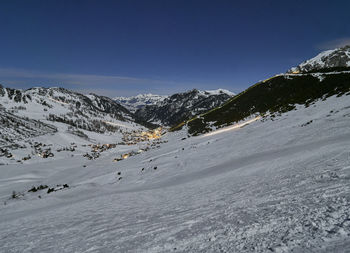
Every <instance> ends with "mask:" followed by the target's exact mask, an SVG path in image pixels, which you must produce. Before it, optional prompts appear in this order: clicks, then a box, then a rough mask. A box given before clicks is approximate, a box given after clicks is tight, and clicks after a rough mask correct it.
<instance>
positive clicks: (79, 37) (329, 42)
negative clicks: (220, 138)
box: [0, 0, 350, 96]
mask: <svg viewBox="0 0 350 253" xmlns="http://www.w3.org/2000/svg"><path fill="white" fill-rule="evenodd" d="M349 10H350V1H336V0H335V1H322V0H318V1H311V0H310V1H307V0H305V1H300V0H295V1H281V0H280V1H274V0H266V1H263V0H255V1H253V0H245V1H233V0H232V1H224V0H216V1H215V0H212V1H206V0H198V1H193V0H159V1H152V0H147V1H146V0H144V1H141V0H139V1H136V0H125V1H105V0H100V1H97V0H96V1H89V0H84V1H78V0H69V1H65V0H59V1H54V0H45V1H38V0H21V1H20V0H2V1H0V38H1V39H0V83H1V84H3V85H4V86H8V87H15V88H29V87H32V86H46V87H49V86H62V87H65V88H69V89H74V90H77V91H80V92H84V93H88V92H95V93H97V94H102V95H108V96H118V95H136V94H138V93H149V92H151V93H158V94H171V93H174V92H178V91H185V90H188V89H192V88H198V89H216V88H225V89H229V90H231V91H233V92H240V91H242V90H244V89H245V88H247V87H248V86H250V85H252V84H254V83H255V82H257V81H259V80H262V79H265V78H268V77H270V76H272V75H274V74H277V73H281V72H285V71H286V70H287V69H289V68H290V67H292V66H294V65H297V64H299V63H300V62H302V61H304V60H306V59H308V58H311V57H313V56H315V55H316V54H317V53H319V52H320V51H322V50H325V49H329V48H333V47H338V46H342V45H344V44H350V25H349V24H350V15H349Z"/></svg>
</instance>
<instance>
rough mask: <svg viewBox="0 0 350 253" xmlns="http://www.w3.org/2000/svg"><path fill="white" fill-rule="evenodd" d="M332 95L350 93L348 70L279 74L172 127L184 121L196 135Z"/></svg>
mask: <svg viewBox="0 0 350 253" xmlns="http://www.w3.org/2000/svg"><path fill="white" fill-rule="evenodd" d="M315 66H316V65H315ZM325 66H326V65H325ZM326 67H329V65H327V66H326ZM308 70H310V71H311V70H313V69H308ZM333 95H336V96H343V95H350V71H347V70H344V69H342V68H337V69H334V68H325V69H320V70H319V72H312V73H299V74H295V73H287V74H280V75H276V76H274V77H272V78H269V79H267V80H265V81H262V82H259V83H257V84H255V85H253V86H251V87H250V88H248V89H247V90H245V91H243V92H242V93H240V94H238V95H237V96H235V97H233V98H232V99H230V100H229V101H228V102H227V103H225V104H224V105H222V106H219V107H217V108H215V109H213V110H211V111H209V112H207V113H204V114H202V115H200V116H198V117H194V118H192V119H191V120H189V121H187V122H183V123H181V124H179V125H178V126H176V127H174V128H173V130H177V129H180V128H182V126H184V125H185V124H186V125H187V126H188V130H189V133H191V134H194V135H198V134H201V133H206V132H208V131H211V130H213V129H217V128H222V127H225V126H228V125H231V124H233V123H234V122H239V121H241V120H244V119H246V118H249V117H255V116H257V115H261V116H264V115H271V116H272V117H274V116H275V114H276V113H277V114H279V113H282V112H287V111H290V110H293V109H294V108H295V106H296V105H297V104H302V105H305V106H309V105H310V104H312V103H313V102H315V101H316V100H318V99H325V98H327V97H330V96H333Z"/></svg>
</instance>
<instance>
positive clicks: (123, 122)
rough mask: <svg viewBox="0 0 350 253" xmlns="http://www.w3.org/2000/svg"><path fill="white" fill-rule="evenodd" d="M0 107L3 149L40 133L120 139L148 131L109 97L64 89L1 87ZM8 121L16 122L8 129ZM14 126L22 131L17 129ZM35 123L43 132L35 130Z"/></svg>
mask: <svg viewBox="0 0 350 253" xmlns="http://www.w3.org/2000/svg"><path fill="white" fill-rule="evenodd" d="M0 107H1V108H0V110H1V119H2V124H0V130H1V133H2V134H1V135H0V144H1V146H2V145H8V144H14V143H15V142H16V140H22V139H25V138H28V137H30V136H33V137H34V136H37V135H38V134H39V132H40V134H47V133H52V129H57V130H58V131H60V132H62V131H63V132H65V131H69V132H71V133H79V132H81V133H82V136H84V135H87V136H89V135H94V134H93V133H89V132H95V133H100V134H107V135H110V134H113V135H115V136H116V137H118V138H119V139H121V137H122V135H123V133H124V132H127V131H131V130H137V129H139V130H142V129H146V128H145V127H144V126H142V125H140V124H139V122H140V121H139V120H138V119H136V118H135V116H134V115H133V114H132V113H130V112H129V111H128V110H127V109H126V108H124V107H123V106H121V105H119V104H117V103H116V102H114V101H113V100H112V99H110V98H108V97H103V96H97V95H93V94H91V95H88V96H84V95H82V94H79V93H76V92H73V91H69V90H66V89H63V88H41V87H37V88H32V89H28V90H19V89H10V88H4V87H2V86H0ZM9 122H14V123H11V126H7V125H8V124H9ZM33 122H34V123H33ZM35 122H36V123H35ZM5 123H6V124H5ZM14 124H17V125H18V124H20V125H21V126H22V128H21V129H17V130H16V128H15V127H14V126H15V125H14ZM33 124H37V125H38V128H41V131H34V130H35V129H33V127H32V125H33ZM45 125H47V126H49V127H46V126H45ZM11 128H15V130H16V131H13V130H11ZM6 142H7V143H6ZM1 146H0V147H1Z"/></svg>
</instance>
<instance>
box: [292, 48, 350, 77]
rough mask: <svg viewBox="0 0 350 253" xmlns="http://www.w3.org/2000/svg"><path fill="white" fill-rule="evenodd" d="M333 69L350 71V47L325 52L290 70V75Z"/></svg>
mask: <svg viewBox="0 0 350 253" xmlns="http://www.w3.org/2000/svg"><path fill="white" fill-rule="evenodd" d="M332 68H348V69H349V70H350V45H348V46H345V47H342V48H336V49H333V50H327V51H324V52H322V53H320V54H318V55H317V56H316V57H314V58H312V59H310V60H307V61H305V62H303V63H301V64H300V65H298V66H297V67H294V68H292V69H290V70H289V71H288V73H305V72H315V71H319V70H321V69H332Z"/></svg>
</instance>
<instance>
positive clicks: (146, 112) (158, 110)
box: [135, 89, 234, 126]
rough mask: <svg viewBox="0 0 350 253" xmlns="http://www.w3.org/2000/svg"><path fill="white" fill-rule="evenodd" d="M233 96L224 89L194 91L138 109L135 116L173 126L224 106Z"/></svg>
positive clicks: (174, 95)
mask: <svg viewBox="0 0 350 253" xmlns="http://www.w3.org/2000/svg"><path fill="white" fill-rule="evenodd" d="M232 96H234V93H232V92H230V91H227V90H224V89H218V90H211V91H200V90H197V89H193V90H190V91H187V92H183V93H176V94H173V95H171V96H169V97H166V98H164V99H162V100H161V101H158V102H157V103H156V104H153V105H146V106H144V107H142V108H140V109H138V110H137V111H136V112H135V114H136V116H137V117H139V118H140V119H142V120H144V121H148V122H152V123H155V124H161V125H165V126H172V125H174V124H176V123H178V122H180V121H183V120H186V119H188V118H190V117H193V116H194V115H198V114H200V113H203V112H206V111H208V110H210V109H213V108H215V107H217V106H219V105H222V104H223V103H224V102H226V101H227V100H228V99H230V98H231V97H232Z"/></svg>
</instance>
